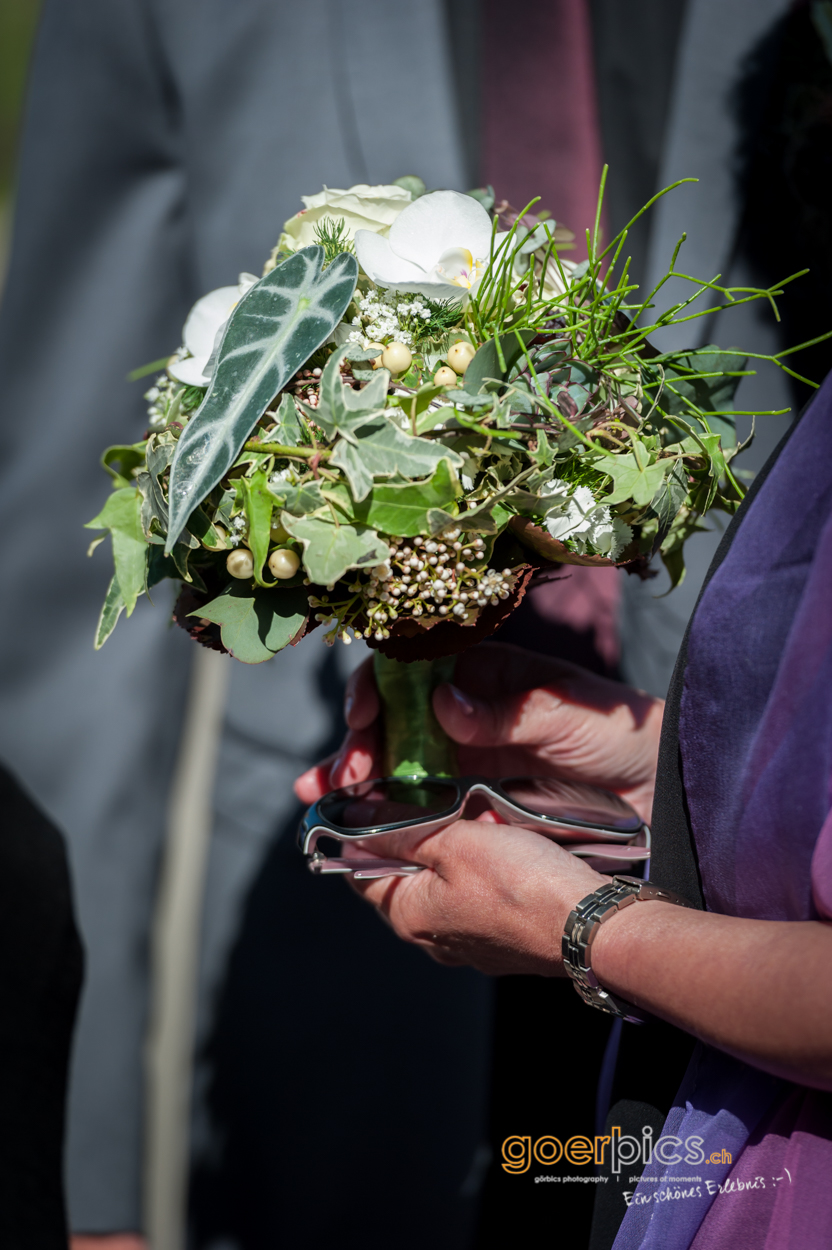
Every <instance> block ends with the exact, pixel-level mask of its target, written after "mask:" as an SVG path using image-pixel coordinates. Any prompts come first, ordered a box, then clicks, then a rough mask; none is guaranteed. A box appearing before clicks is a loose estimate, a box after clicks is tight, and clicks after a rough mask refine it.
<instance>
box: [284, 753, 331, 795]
mask: <svg viewBox="0 0 832 1250" xmlns="http://www.w3.org/2000/svg"><path fill="white" fill-rule="evenodd" d="M337 758H338V753H337V752H336V754H335V755H330V756H328V758H327V759H325V760H321V762H320V763H319V764H313V765H312V767H311V768H309V769H307V770H306V772H305V773H301V775H300V776H299V777H297V778H296V779H295V785H294V790H295V794H296V795H297V796H298V798H299V799H300V801H301V803H317V801H318V799H320V798H322V797H323V796H324V795H325V794H327V793H328V792H329V791H330V790H331V789H332V787H331V786H330V784H329V773H330V769H331V768H332V765H333V762H334V761H335V760H336V759H337Z"/></svg>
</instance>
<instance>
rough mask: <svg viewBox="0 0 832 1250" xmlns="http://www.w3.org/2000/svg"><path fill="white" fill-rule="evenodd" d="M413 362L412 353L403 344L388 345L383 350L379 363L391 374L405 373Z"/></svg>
mask: <svg viewBox="0 0 832 1250" xmlns="http://www.w3.org/2000/svg"><path fill="white" fill-rule="evenodd" d="M412 361H413V353H412V352H411V350H410V348H409V347H407V346H406V345H405V344H404V343H390V344H388V346H387V347H385V349H384V354H383V356H382V358H381V363H382V365H383V366H384V368H385V369H389V370H390V372H391V373H407V371H408V369H409V368H410V365H411V362H412Z"/></svg>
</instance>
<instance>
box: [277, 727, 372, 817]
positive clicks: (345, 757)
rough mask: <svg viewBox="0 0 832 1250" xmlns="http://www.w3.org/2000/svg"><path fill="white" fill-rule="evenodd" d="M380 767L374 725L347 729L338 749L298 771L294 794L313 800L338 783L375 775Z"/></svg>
mask: <svg viewBox="0 0 832 1250" xmlns="http://www.w3.org/2000/svg"><path fill="white" fill-rule="evenodd" d="M380 768H381V763H380V759H379V751H378V734H377V733H376V731H375V729H374V728H370V729H364V730H361V731H360V732H350V733H348V734H347V736H346V738H345V739H344V741H343V744H342V746H341V748H340V750H338V751H336V752H335V753H334V754H333V755H328V756H327V758H326V759H325V760H321V761H320V762H319V763H318V764H313V766H312V767H311V768H309V769H307V771H306V772H305V773H301V775H300V777H298V778H297V780H296V781H295V794H296V795H297V796H298V798H299V799H300V800H301V802H302V803H317V801H318V799H320V798H322V797H323V795H325V794H328V793H329V791H330V790H335V789H337V788H338V786H351V785H354V784H355V783H356V782H358V781H366V780H367V778H368V777H374V776H378V773H379V770H380Z"/></svg>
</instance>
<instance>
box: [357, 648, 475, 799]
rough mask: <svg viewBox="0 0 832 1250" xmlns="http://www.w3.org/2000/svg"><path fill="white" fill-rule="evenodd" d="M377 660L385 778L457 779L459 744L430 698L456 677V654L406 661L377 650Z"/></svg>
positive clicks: (376, 674)
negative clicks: (442, 721) (436, 712)
mask: <svg viewBox="0 0 832 1250" xmlns="http://www.w3.org/2000/svg"><path fill="white" fill-rule="evenodd" d="M373 660H374V670H375V677H376V685H377V686H378V691H379V695H380V698H381V712H382V726H383V730H382V732H383V734H384V750H383V764H382V772H383V774H384V776H386V777H390V776H404V775H407V774H413V773H416V774H420V775H422V776H425V775H428V774H430V775H432V776H441V777H455V776H456V775H457V773H458V771H459V770H458V768H457V761H456V743H454V742H452V741H451V739H450V738H449V737H448V736H447V734H446V733H445V731H444V730H443V729H442V727H441V726H440V724H439V721H438V720H437V719H436V716H435V715H434V711H433V706H432V703H431V698H432V695H433V692H434V690H435V689H436V687H437V686H440V685H441V684H442V682H445V681H450V680H451V679H452V677H453V674H454V665H455V663H456V656H455V655H450V656H443V657H442V658H441V659H438V660H414V661H412V662H411V663H409V664H407V663H403V662H402V661H400V660H391V659H389V658H388V657H387V656H386V655H382V654H381V652H380V651H376V652H375V655H374V657H373Z"/></svg>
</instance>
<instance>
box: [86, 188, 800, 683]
mask: <svg viewBox="0 0 832 1250" xmlns="http://www.w3.org/2000/svg"><path fill="white" fill-rule="evenodd" d="M676 185H678V184H676ZM668 190H672V188H668ZM602 193H603V187H602ZM662 194H664V192H663V193H662ZM657 198H658V197H657ZM651 203H652V201H651ZM304 204H305V208H304V209H303V210H302V211H301V212H299V213H298V214H297V215H296V216H295V217H293V218H292V219H291V220H290V221H288V222H287V223H286V225H285V229H284V233H283V234H282V235H281V236H280V239H279V241H278V243H277V246H276V247H275V249H274V251H273V253H272V255H271V257H270V258H269V260H268V262H267V263H266V266H265V269H264V273H263V276H262V277H261V278H259V279H258V278H256V277H255V276H253V275H250V274H242V275H241V276H240V279H239V284H238V285H237V286H229V287H223V288H220V289H219V290H216V291H212V292H211V293H210V294H208V295H206V296H205V297H204V298H202V299H200V300H199V301H198V302H197V304H196V305H195V306H194V307H193V309H192V310H191V312H190V314H189V316H188V319H187V321H186V322H185V327H184V331H183V344H182V346H181V347H180V348H179V349H178V350H177V351H175V352H174V354H173V355H172V356H171V357H170V358H169V359H168V360H166V361H160V362H156V363H155V365H154V366H150V367H148V370H145V372H148V371H150V370H151V369H152V370H156V369H158V368H159V367H160V366H164V372H162V373H161V374H160V376H159V377H157V378H156V381H155V382H154V384H153V385H152V387H151V389H150V390H149V391H148V392H147V396H146V398H147V400H148V402H149V410H148V430H147V433H146V435H145V437H144V438H143V439H142V440H141V441H140V442H138V443H135V444H132V445H128V446H116V447H110V448H109V449H108V450H107V451H106V452H105V453H104V457H103V463H104V466H105V468H106V469H107V470H108V472H109V473H110V475H111V478H112V487H113V489H112V493H111V494H110V496H109V498H108V499H107V501H106V503H105V505H104V507H103V509H102V510H101V512H100V513H99V514H98V516H96V517H95V519H94V520H92V521H90V523H89V527H90V528H94V529H104V530H108V531H109V532H110V533H111V535H112V547H113V556H114V561H115V572H114V575H113V578H112V581H111V583H110V587H109V590H108V592H107V596H106V600H105V603H104V607H103V610H102V614H101V619H100V622H99V626H98V631H97V637H96V646H97V647H100V646H101V645H102V644H103V643H104V641H105V640H106V638H107V637H108V636H109V634H110V633H111V631H112V629H113V628H114V626H115V624H116V622H117V620H118V617H119V615H120V613H121V612H122V611H125V612H126V614H127V616H129V615H130V614H131V612H132V611H133V609H134V607H135V605H136V601H137V599H138V597H139V596H140V595H142V594H144V593H149V592H150V591H151V590H152V588H153V586H154V585H156V584H157V583H158V582H160V581H161V580H162V579H163V578H172V579H174V580H175V581H177V582H179V583H181V592H180V594H179V598H178V601H177V604H176V608H175V611H174V615H175V619H176V621H177V622H178V623H179V624H180V625H182V626H183V627H184V628H185V629H187V630H188V631H189V632H190V633H191V634H192V636H193V637H194V638H196V639H197V640H198V641H200V642H201V643H203V644H205V645H208V646H210V647H213V648H215V649H217V650H221V651H227V652H230V653H231V654H232V655H233V656H235V657H236V658H237V659H240V660H242V661H244V662H246V663H259V662H260V661H263V660H268V659H269V658H270V657H271V656H273V655H274V654H275V653H276V652H277V651H279V650H281V648H283V647H285V646H286V645H287V644H295V643H297V642H298V641H299V640H300V639H301V638H302V637H304V635H305V634H307V633H308V632H309V631H310V630H312V629H314V628H315V627H316V626H318V625H319V624H320V625H323V626H324V627H325V630H326V641H327V642H329V643H332V642H334V641H335V640H336V639H341V640H342V641H344V642H349V641H350V640H351V636H353V637H360V638H363V639H364V640H366V642H367V643H368V644H369V645H370V646H371V647H374V648H376V649H377V650H378V651H379V652H381V653H382V654H383V655H384V656H386V657H387V658H388V660H396V661H417V660H436V659H438V658H440V657H445V656H451V655H453V654H454V653H455V652H458V651H460V650H462V649H463V648H465V647H467V646H469V645H471V644H472V643H475V642H477V641H479V640H480V639H482V638H484V637H485V636H487V635H488V634H490V633H492V632H493V631H494V630H496V629H497V628H498V626H499V625H500V624H501V622H502V621H503V620H504V619H505V618H506V616H507V615H508V614H509V613H510V612H512V611H513V610H514V609H515V608H516V607H517V605H518V604H519V602H520V600H521V599H522V597H523V595H524V593H525V591H526V589H527V587H528V585H529V582H530V580H531V579H533V578H534V577H537V576H540V575H541V574H543V573H545V572H546V571H547V570H548V571H552V570H557V569H559V568H560V567H561V566H562V565H565V564H592V565H609V564H619V565H623V566H624V567H625V568H627V569H628V571H631V572H633V571H634V572H638V573H641V574H644V573H645V572H646V571H647V568H648V565H649V562H650V560H651V559H653V557H655V556H657V555H658V556H659V557H660V558H661V559H662V560H663V561H664V563H665V564H666V566H667V567H668V569H669V570H670V573H671V578H672V581H673V583H674V584H676V583H678V581H679V580H680V579H681V577H682V575H683V572H684V564H683V547H684V543H685V539H686V538H687V537H688V536H689V535H691V534H692V533H694V532H695V531H696V530H697V529H700V528H701V521H702V517H703V516H704V515H705V513H707V512H708V510H709V509H711V508H714V507H718V508H722V509H724V510H727V511H729V512H731V511H733V510H734V509H735V508H736V507H737V505H738V503H739V501H740V499H741V497H742V494H743V490H742V487H741V485H740V483H739V482H738V481H737V478H736V476H735V474H734V473H733V471H732V467H731V465H732V461H733V459H734V457H735V456H736V455H737V453H738V452H739V451H740V450H741V448H740V447H739V446H738V445H737V441H736V435H735V429H734V417H735V415H736V414H735V413H734V412H733V411H732V397H733V395H734V391H735V389H736V387H737V385H738V383H739V380H740V378H741V377H742V376H743V375H744V373H745V372H746V370H745V364H746V356H745V355H744V354H743V353H742V352H740V351H737V350H728V351H725V350H721V349H719V348H718V347H715V346H709V347H705V348H700V349H699V350H696V351H668V352H663V351H661V350H659V349H657V348H656V347H654V346H653V345H652V344H651V342H650V340H649V338H648V335H649V334H652V333H653V332H654V331H655V330H656V329H660V328H662V327H664V326H668V325H672V324H677V323H679V322H680V321H687V320H692V319H694V318H696V317H698V316H703V315H709V314H710V312H712V311H713V303H714V299H715V298H716V300H717V301H718V304H719V305H720V306H723V307H725V306H729V305H735V304H738V303H743V302H746V301H748V300H752V299H759V298H765V299H768V300H769V301H771V302H772V303H773V302H774V297H775V296H776V295H777V294H779V290H766V291H762V290H749V289H747V288H746V289H742V290H739V289H730V288H726V287H721V286H718V285H717V283H716V282H710V281H699V280H697V279H695V278H693V277H690V275H684V274H679V273H678V271H677V270H676V268H675V265H676V260H677V256H678V251H679V249H678V247H677V250H676V254H675V255H674V257H673V260H672V263H671V265H670V268H669V270H668V273H667V275H666V277H665V279H663V281H662V282H661V283H659V284H658V286H657V287H656V289H655V290H653V291H650V292H649V293H647V295H646V297H644V298H642V296H641V294H640V293H639V292H638V288H637V287H636V286H634V284H633V283H632V282H631V281H630V280H629V276H628V266H629V262H628V261H626V260H624V262H623V264H622V263H621V262H622V257H623V256H624V255H625V251H624V249H625V245H626V239H627V231H626V230H624V231H622V232H621V233H620V234H619V235H618V236H616V238H614V239H613V240H612V241H611V242H610V243H609V244H607V245H606V246H602V243H601V241H600V230H599V221H600V211H601V207H600V199H599V208H598V215H597V217H596V222H595V228H594V230H593V231H591V232H588V233H587V250H588V259H587V260H585V261H583V262H582V263H580V264H576V263H574V262H573V261H571V260H569V259H568V258H567V257H566V256H565V255H564V254H563V253H564V252H566V251H568V250H570V245H571V243H572V240H573V237H574V236H572V235H571V234H570V233H569V231H567V230H565V229H564V228H563V227H562V226H560V225H558V224H556V223H555V222H553V221H552V220H551V219H549V218H548V217H547V215H546V214H544V213H540V212H535V211H533V210H534V207H535V205H534V204H532V205H531V206H529V207H528V208H527V209H525V210H524V211H522V212H515V211H514V210H512V209H511V208H510V207H509V206H508V205H507V204H505V203H503V204H501V205H495V204H494V196H493V192H491V190H490V188H489V189H488V190H485V191H476V192H473V193H471V194H469V195H462V194H459V193H457V192H454V191H433V192H426V190H425V187H424V184H423V183H422V182H421V180H420V179H418V178H415V177H406V178H402V179H400V180H399V181H398V183H396V184H394V185H392V186H375V187H370V186H364V185H361V186H356V187H352V188H351V189H349V190H348V191H335V190H330V189H325V190H324V191H323V192H322V193H321V194H319V195H314V196H308V197H304ZM646 207H649V205H648V206H646ZM642 211H646V210H642ZM639 215H640V214H639ZM631 224H632V223H631ZM671 276H676V277H680V276H681V277H685V278H687V280H688V281H689V283H690V284H691V291H690V295H689V298H687V299H686V300H685V301H684V302H683V303H677V304H675V305H673V306H671V307H669V308H668V309H666V310H665V311H664V312H663V313H661V315H658V316H656V315H653V316H652V324H649V323H648V321H647V315H648V312H650V311H651V310H654V306H655V302H656V299H657V296H658V295H659V294H660V288H661V287H662V286H663V285H664V282H666V281H667V279H668V278H669V277H671ZM795 276H797V275H795ZM703 297H705V298H703ZM697 300H698V301H699V303H700V304H701V305H702V307H701V309H695V308H694V307H693V305H694V303H695V301H697ZM766 359H776V358H771V357H766ZM777 363H780V361H779V360H778V361H777ZM782 367H784V368H785V366H782ZM139 372H142V371H139ZM97 541H98V542H100V541H102V540H101V539H98V540H97ZM95 545H96V544H93V546H95Z"/></svg>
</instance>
